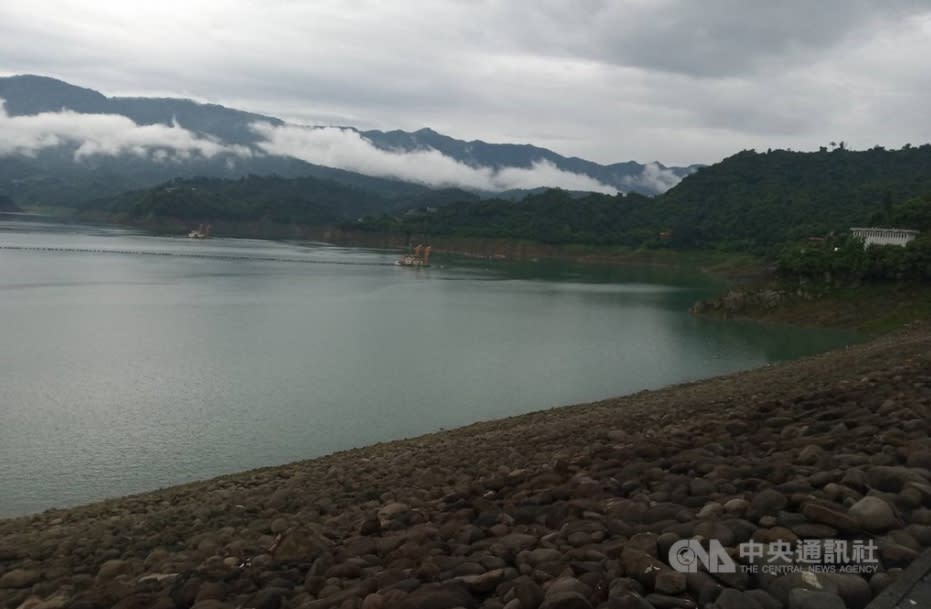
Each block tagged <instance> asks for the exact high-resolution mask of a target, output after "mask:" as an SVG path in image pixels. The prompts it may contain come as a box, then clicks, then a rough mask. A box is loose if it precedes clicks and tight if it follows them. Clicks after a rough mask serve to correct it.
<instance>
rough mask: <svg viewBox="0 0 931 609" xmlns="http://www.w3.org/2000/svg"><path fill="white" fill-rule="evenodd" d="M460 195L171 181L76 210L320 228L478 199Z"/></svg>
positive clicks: (247, 181)
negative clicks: (414, 207)
mask: <svg viewBox="0 0 931 609" xmlns="http://www.w3.org/2000/svg"><path fill="white" fill-rule="evenodd" d="M477 199H478V197H477V195H474V194H471V193H467V192H465V191H460V190H455V189H447V190H429V189H423V191H422V192H419V193H415V194H409V193H403V194H400V195H396V196H390V195H387V194H377V193H374V192H371V191H367V190H363V189H359V188H353V187H351V186H346V185H344V184H340V183H339V182H336V181H333V180H327V179H322V178H316V177H303V178H293V179H285V178H281V177H275V176H271V177H270V176H248V177H243V178H239V179H236V180H221V179H216V178H204V177H200V178H193V179H175V180H171V181H169V182H166V183H164V184H161V185H159V186H157V187H155V188H148V189H144V190H135V191H130V192H126V193H123V194H121V195H118V196H116V197H107V198H101V199H97V200H94V201H90V202H87V203H85V204H84V205H83V206H82V207H81V213H82V214H84V215H94V216H95V217H96V216H99V215H100V214H106V215H107V216H108V217H111V218H113V219H118V220H125V221H130V222H142V221H149V220H181V221H184V222H188V223H195V224H197V223H212V222H221V221H227V222H266V223H272V224H282V225H303V226H315V225H316V226H320V225H329V224H337V223H340V222H345V221H349V220H356V219H358V218H359V217H360V216H363V215H365V214H372V213H382V212H383V211H384V210H391V211H395V210H400V209H403V208H405V207H407V206H409V205H412V204H413V205H417V204H424V205H427V204H429V205H441V204H443V203H446V202H448V201H450V200H457V201H467V200H477Z"/></svg>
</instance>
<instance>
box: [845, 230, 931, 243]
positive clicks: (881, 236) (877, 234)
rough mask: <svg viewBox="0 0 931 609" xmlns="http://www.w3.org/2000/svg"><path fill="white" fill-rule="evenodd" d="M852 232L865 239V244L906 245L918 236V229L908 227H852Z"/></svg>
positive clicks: (856, 236) (858, 237) (855, 235)
mask: <svg viewBox="0 0 931 609" xmlns="http://www.w3.org/2000/svg"><path fill="white" fill-rule="evenodd" d="M850 232H851V233H852V234H853V236H854V237H855V238H857V239H862V240H863V246H864V247H869V246H871V245H898V246H899V247H905V246H906V245H907V244H908V242H909V241H912V240H913V239H914V238H915V237H917V236H918V231H916V230H909V229H907V228H878V227H867V228H851V229H850Z"/></svg>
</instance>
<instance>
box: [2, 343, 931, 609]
mask: <svg viewBox="0 0 931 609" xmlns="http://www.w3.org/2000/svg"><path fill="white" fill-rule="evenodd" d="M929 417H931V330H929V329H928V328H927V327H924V328H923V327H912V328H910V329H909V330H908V331H905V332H901V333H898V334H895V335H889V336H885V337H883V338H880V339H877V340H876V341H874V342H871V343H868V344H864V345H859V346H856V347H851V348H848V349H845V350H840V351H835V352H832V353H828V354H823V355H819V356H814V357H810V358H806V359H803V360H799V361H795V362H788V363H785V364H779V365H775V366H768V367H765V368H761V369H757V370H753V371H749V372H744V373H739V374H735V375H730V376H725V377H720V378H715V379H709V380H706V381H700V382H696V383H691V384H685V385H679V386H675V387H670V388H667V389H663V390H659V391H649V392H642V393H639V394H635V395H632V396H627V397H623V398H618V399H612V400H606V401H602V402H597V403H593V404H586V405H579V406H571V407H564V408H558V409H553V410H548V411H543V412H538V413H533V414H529V415H524V416H519V417H513V418H509V419H503V420H500V421H492V422H487V423H479V424H475V425H471V426H469V427H465V428H461V429H456V430H452V431H447V432H441V433H436V434H431V435H427V436H423V437H419V438H414V439H410V440H403V441H398V442H391V443H385V444H378V445H374V446H370V447H366V448H362V449H357V450H351V451H346V452H341V453H337V454H333V455H330V456H327V457H323V458H320V459H315V460H312V461H306V462H300V463H295V464H291V465H287V466H282V467H276V468H267V469H262V470H256V471H252V472H246V473H242V474H236V475H232V476H225V477H221V478H217V479H214V480H209V481H205V482H199V483H194V484H188V485H184V486H179V487H174V488H169V489H164V490H160V491H156V492H152V493H148V494H143V495H136V496H132V497H126V498H122V499H115V500H111V501H105V502H101V503H97V504H93V505H88V506H84V507H79V508H74V509H69V510H53V511H49V512H45V513H43V514H38V515H34V516H29V517H23V518H16V519H8V520H0V607H3V608H7V607H9V608H15V607H21V608H23V609H56V608H62V607H73V608H75V609H78V608H81V609H90V608H94V607H120V608H135V607H156V608H159V609H173V608H178V609H181V608H187V607H195V608H196V609H223V608H227V607H228V608H238V607H243V608H245V607H254V608H256V609H282V608H284V609H291V608H295V609H297V608H302V609H337V608H338V609H395V608H397V609H454V608H457V607H464V608H467V609H477V608H479V607H481V608H483V609H594V608H604V609H626V608H641V609H649V608H650V607H655V608H659V609H663V608H686V609H687V608H690V607H717V608H720V609H728V608H749V609H755V608H757V607H759V608H764V609H768V608H774V609H775V608H778V607H792V608H806V607H820V608H828V609H830V608H833V607H854V608H862V607H864V606H865V605H866V604H867V603H868V602H869V601H870V599H871V598H873V597H874V596H875V595H876V594H878V593H879V592H880V591H881V590H882V589H884V588H885V587H886V586H888V585H889V584H890V583H891V582H892V581H894V579H895V578H896V576H897V574H898V573H899V572H900V570H901V569H902V568H903V567H905V566H906V565H908V564H909V563H910V562H911V561H912V560H914V559H915V557H916V556H917V555H918V553H919V552H921V551H922V550H923V549H924V548H926V547H931V471H929V470H931V439H929V435H928V432H929V422H931V419H929ZM691 538H696V539H705V540H715V541H717V542H720V544H721V545H722V546H723V547H724V548H726V549H727V550H728V552H729V553H730V554H732V555H733V556H734V557H735V559H736V562H737V563H738V566H740V565H743V564H750V563H749V562H748V560H747V559H746V557H743V556H741V555H740V552H738V547H740V545H741V544H747V543H749V542H753V543H757V544H760V545H761V546H763V547H769V548H770V549H771V548H773V547H774V546H773V545H772V544H774V543H782V542H785V543H790V544H796V543H797V542H798V540H808V541H807V542H806V544H810V543H812V540H815V541H814V543H816V544H819V545H818V547H819V548H820V549H821V550H822V551H823V550H825V549H826V548H827V547H828V544H836V543H837V542H836V540H843V541H844V542H849V543H869V544H874V545H875V547H876V549H877V552H876V558H877V561H876V562H875V566H874V567H875V572H870V573H818V574H816V573H806V574H801V573H789V574H771V573H765V572H761V573H749V572H747V571H746V570H744V569H742V568H741V569H737V570H736V571H735V572H724V573H708V572H705V570H704V569H699V570H698V571H697V572H694V573H688V574H686V573H681V572H679V571H677V570H674V569H673V568H671V566H670V562H671V560H670V555H669V549H670V548H671V547H672V546H673V545H674V544H675V543H676V542H678V541H680V540H683V539H691ZM818 540H820V541H818ZM706 546H707V542H706ZM766 558H769V557H766ZM757 560H760V557H757ZM844 564H847V565H850V564H852V563H851V561H848V562H847V563H844Z"/></svg>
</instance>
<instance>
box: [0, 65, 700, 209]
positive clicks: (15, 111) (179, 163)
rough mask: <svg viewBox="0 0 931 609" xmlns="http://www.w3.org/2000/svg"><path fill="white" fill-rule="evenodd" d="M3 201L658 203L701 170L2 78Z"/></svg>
mask: <svg viewBox="0 0 931 609" xmlns="http://www.w3.org/2000/svg"><path fill="white" fill-rule="evenodd" d="M0 100H3V110H2V111H0V191H2V192H5V193H6V194H8V195H9V196H11V197H12V198H13V199H14V200H17V201H19V202H21V203H22V202H40V203H56V204H68V203H73V202H76V201H75V199H82V200H83V199H88V198H95V197H100V196H107V195H112V194H116V193H118V192H122V191H125V190H128V189H133V188H141V187H146V186H152V185H155V184H158V183H162V182H164V181H165V180H168V179H172V178H175V177H182V178H183V177H193V176H207V177H220V178H237V177H241V176H246V175H252V174H256V175H279V176H283V177H305V176H311V177H320V178H326V179H329V180H334V181H337V182H339V183H342V184H344V185H348V186H353V187H364V188H367V189H370V190H373V189H374V190H375V191H378V192H383V191H388V192H390V193H391V194H392V195H394V194H398V193H404V192H409V193H415V192H418V191H419V190H420V188H423V187H427V188H463V189H466V190H469V191H472V192H477V193H485V194H486V195H487V194H489V193H498V192H506V191H524V190H533V189H536V188H544V187H560V188H565V189H568V190H577V191H595V192H603V193H609V194H610V193H613V192H616V191H622V192H637V193H641V194H646V195H655V194H658V193H661V192H664V191H665V190H667V189H668V188H670V187H672V186H673V185H675V184H676V183H677V182H678V181H679V180H680V179H681V178H682V177H683V176H685V175H688V174H689V173H691V172H692V171H694V169H695V167H694V166H692V167H665V166H663V165H661V164H659V163H650V164H646V165H644V164H640V163H637V162H634V161H628V162H623V163H615V164H611V165H601V164H598V163H594V162H592V161H587V160H585V159H579V158H574V157H572V158H567V157H564V156H562V155H559V154H557V153H556V152H553V151H551V150H548V149H545V148H539V147H536V146H531V145H523V144H491V143H486V142H482V141H471V142H466V141H462V140H457V139H454V138H451V137H448V136H445V135H442V134H440V133H437V132H435V131H432V130H430V129H421V130H419V131H415V132H413V133H409V132H405V131H387V132H385V131H359V130H357V129H355V128H352V127H308V126H301V125H293V124H288V123H286V122H285V121H282V120H281V119H278V118H275V117H272V116H265V115H261V114H255V113H250V112H244V111H240V110H236V109H232V108H227V107H224V106H220V105H216V104H202V103H198V102H196V101H192V100H187V99H173V98H144V97H107V96H105V95H103V94H101V93H100V92H97V91H94V90H92V89H87V88H82V87H78V86H75V85H71V84H69V83H66V82H63V81H60V80H56V79H52V78H47V77H42V76H31V75H24V76H13V77H7V78H0Z"/></svg>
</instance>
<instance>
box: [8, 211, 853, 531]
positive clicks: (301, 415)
mask: <svg viewBox="0 0 931 609" xmlns="http://www.w3.org/2000/svg"><path fill="white" fill-rule="evenodd" d="M38 248H63V251H43V250H41V249H38ZM395 258H396V254H394V253H391V252H380V251H371V250H359V249H346V248H337V247H329V246H324V245H319V244H301V243H277V242H267V241H253V240H237V239H210V240H206V241H192V240H188V239H183V238H165V237H153V236H146V235H142V234H134V233H132V232H128V231H123V230H118V229H102V228H93V227H80V226H68V225H55V224H48V223H37V222H34V221H29V220H28V219H26V218H22V217H21V218H19V219H11V217H10V216H7V217H0V515H3V516H9V515H16V514H23V513H29V512H34V511H40V510H43V509H47V508H51V507H65V506H71V505H75V504H80V503H85V502H89V501H93V500H96V499H102V498H106V497H112V496H118V495H124V494H128V493H133V492H138V491H145V490H153V489H156V488H159V487H164V486H168V485H172V484H176V483H181V482H186V481H190V480H195V479H203V478H208V477H212V476H215V475H219V474H223V473H230V472H235V471H240V470H245V469H249V468H254V467H258V466H265V465H275V464H281V463H286V462H290V461H294V460H298V459H304V458H309V457H314V456H319V455H322V454H325V453H329V452H332V451H335V450H340V449H346V448H351V447H357V446H363V445H366V444H370V443H373V442H377V441H381V440H390V439H396V438H403V437H410V436H414V435H418V434H421V433H424V432H429V431H433V430H437V429H440V428H450V427H455V426H459V425H463V424H467V423H470V422H474V421H478V420H483V419H492V418H498V417H503V416H508V415H513V414H518V413H523V412H529V411H533V410H539V409H542V408H547V407H551V406H558V405H562V404H570V403H574V402H583V401H590V400H597V399H600V398H606V397H610V396H615V395H620V394H625V393H631V392H634V391H637V390H641V389H645V388H656V387H661V386H663V385H668V384H670V383H676V382H681V381H686V380H692V379H698V378H701V377H707V376H712V375H716V374H721V373H725V372H730V371H734V370H738V369H744V368H750V367H754V366H759V365H761V364H765V363H767V362H773V361H777V360H783V359H787V358H795V357H799V356H801V355H805V354H809V353H813V352H817V351H822V350H826V349H829V348H831V347H835V346H837V345H841V344H848V343H851V342H855V341H856V340H857V338H856V337H854V336H851V335H849V334H843V333H836V332H828V331H812V330H801V329H792V328H787V327H777V326H767V325H761V324H754V323H741V322H722V321H714V320H705V319H696V318H693V317H692V316H690V315H689V314H688V312H687V309H688V307H689V306H690V305H691V304H692V303H693V302H694V301H695V300H697V299H699V298H702V297H704V296H707V295H709V294H710V293H712V292H714V291H715V289H716V286H714V285H712V284H711V283H709V281H708V280H707V279H706V278H703V277H701V276H696V275H693V274H686V273H676V272H670V271H668V270H658V269H640V268H609V267H594V268H585V267H581V266H572V265H558V264H552V263H542V262H540V263H532V262H527V263H520V264H518V263H487V262H474V261H473V262H470V261H463V260H455V259H444V258H443V257H437V258H436V259H435V260H434V263H435V265H434V266H433V267H432V268H430V269H426V270H420V271H417V270H413V269H409V268H401V267H397V266H394V265H393V264H392V262H393V260H394V259H395Z"/></svg>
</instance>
